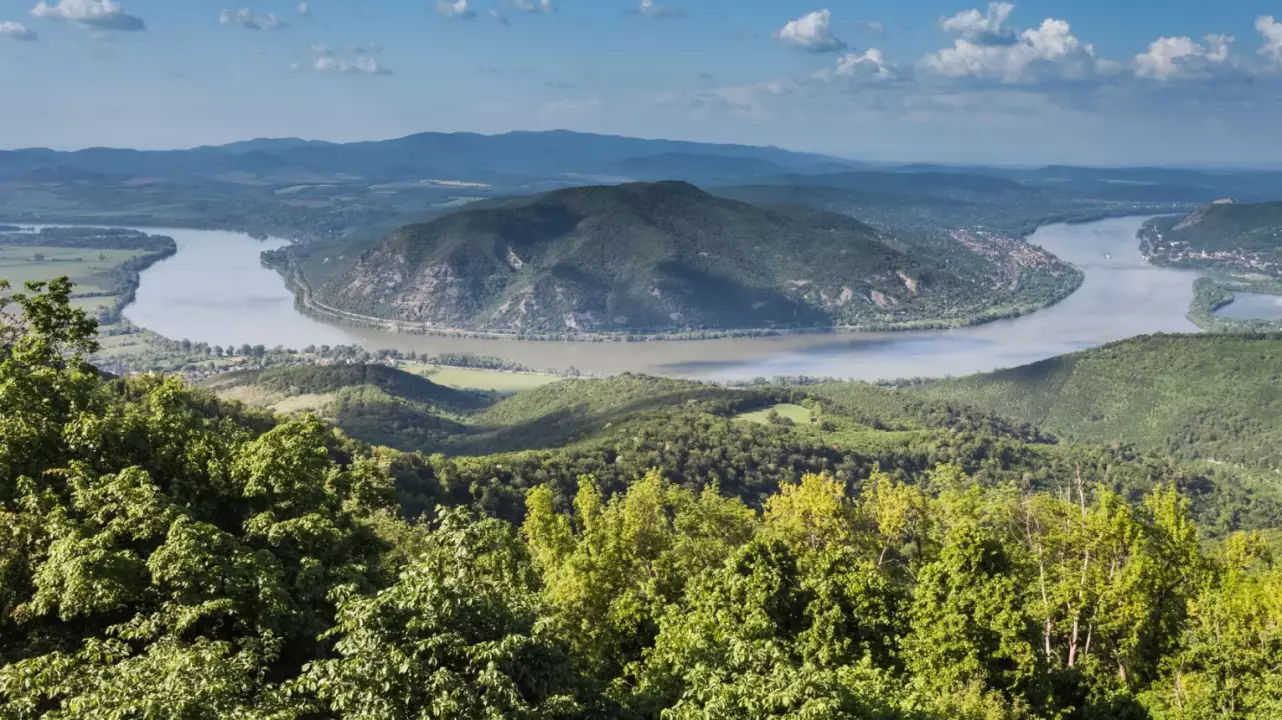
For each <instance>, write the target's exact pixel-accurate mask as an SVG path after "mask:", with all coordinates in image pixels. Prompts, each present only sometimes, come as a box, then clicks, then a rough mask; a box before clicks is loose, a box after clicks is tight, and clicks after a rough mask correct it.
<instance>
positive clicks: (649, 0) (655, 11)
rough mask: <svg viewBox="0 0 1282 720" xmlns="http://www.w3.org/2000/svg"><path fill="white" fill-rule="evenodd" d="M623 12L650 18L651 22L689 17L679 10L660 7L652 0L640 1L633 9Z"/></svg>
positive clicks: (664, 6) (667, 6) (670, 7)
mask: <svg viewBox="0 0 1282 720" xmlns="http://www.w3.org/2000/svg"><path fill="white" fill-rule="evenodd" d="M625 12H627V13H630V14H632V15H640V16H641V17H645V18H650V19H651V20H675V19H678V18H684V17H689V16H690V14H689V13H687V12H686V11H685V10H682V9H681V8H676V7H672V6H671V5H660V4H658V3H656V2H655V1H654V0H641V4H640V5H638V6H637V7H636V8H635V9H632V10H626V11H625Z"/></svg>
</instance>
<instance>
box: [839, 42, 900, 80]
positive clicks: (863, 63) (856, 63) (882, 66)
mask: <svg viewBox="0 0 1282 720" xmlns="http://www.w3.org/2000/svg"><path fill="white" fill-rule="evenodd" d="M833 74H834V75H835V76H836V77H839V78H840V77H850V78H875V79H878V80H894V79H895V77H896V76H895V71H894V69H893V68H892V67H891V65H890V64H889V63H887V62H886V58H885V56H884V55H883V54H882V52H881V51H880V50H877V49H876V48H873V49H870V50H865V51H864V52H863V53H862V54H861V53H847V54H845V55H842V56H841V57H839V58H837V69H836V70H834V71H833Z"/></svg>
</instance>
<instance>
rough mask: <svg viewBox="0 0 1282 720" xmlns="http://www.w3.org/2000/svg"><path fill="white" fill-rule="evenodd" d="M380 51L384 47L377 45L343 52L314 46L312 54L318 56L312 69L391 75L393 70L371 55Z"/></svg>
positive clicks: (343, 50)
mask: <svg viewBox="0 0 1282 720" xmlns="http://www.w3.org/2000/svg"><path fill="white" fill-rule="evenodd" d="M380 50H382V46H380V45H376V44H371V47H370V49H369V50H366V49H365V48H360V47H357V46H354V45H348V46H347V47H345V48H342V49H341V50H335V49H333V48H329V47H326V46H325V45H313V46H312V52H313V53H315V54H316V60H315V61H314V62H313V63H312V69H314V70H318V71H320V72H331V73H341V74H346V75H391V74H392V71H391V70H389V69H388V68H386V67H383V65H382V64H381V63H379V62H378V60H376V59H375V58H373V57H372V56H371V55H370V53H371V52H378V51H380ZM295 67H297V65H295Z"/></svg>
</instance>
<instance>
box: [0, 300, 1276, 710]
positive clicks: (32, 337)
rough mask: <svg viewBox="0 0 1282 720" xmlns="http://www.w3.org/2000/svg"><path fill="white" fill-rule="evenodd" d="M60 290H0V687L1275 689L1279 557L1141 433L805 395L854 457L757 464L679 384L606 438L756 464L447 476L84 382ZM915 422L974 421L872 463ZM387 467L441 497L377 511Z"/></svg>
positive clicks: (922, 700) (622, 700) (764, 693)
mask: <svg viewBox="0 0 1282 720" xmlns="http://www.w3.org/2000/svg"><path fill="white" fill-rule="evenodd" d="M70 291H71V290H70V285H69V283H67V282H65V281H54V282H52V283H49V284H48V285H44V284H41V283H33V284H31V285H29V286H28V287H27V289H26V291H25V292H20V293H15V294H13V295H12V297H11V300H12V303H13V305H14V308H12V309H16V310H17V311H19V312H17V313H14V312H9V313H4V314H0V317H3V318H4V324H3V325H0V578H2V579H3V581H2V582H0V716H3V717H6V718H8V717H12V718H104V719H105V718H113V719H115V718H228V717H231V718H262V719H267V718H271V719H272V720H280V719H286V718H299V719H300V720H301V719H303V718H370V719H373V718H481V717H489V718H509V717H510V718H562V717H564V718H607V717H609V718H616V717H622V718H660V717H664V718H719V717H724V718H731V717H733V718H785V717H786V718H870V719H871V718H886V719H894V718H903V719H905V720H907V719H914V720H917V719H920V720H928V719H930V718H976V719H979V718H983V719H985V720H987V719H989V718H1012V719H1014V718H1181V719H1190V720H1192V719H1200V718H1271V717H1277V716H1278V715H1279V713H1282V684H1279V683H1278V682H1277V678H1278V677H1279V675H1280V674H1282V568H1279V567H1278V566H1277V565H1276V564H1275V562H1274V561H1273V559H1272V557H1271V555H1270V552H1269V550H1268V548H1267V547H1266V546H1265V544H1264V542H1263V541H1262V539H1261V537H1260V536H1258V535H1256V534H1254V533H1252V532H1234V531H1232V528H1226V529H1225V531H1224V532H1222V533H1212V534H1208V533H1206V532H1204V531H1201V530H1199V527H1198V526H1197V524H1196V523H1195V521H1194V519H1193V516H1194V514H1195V513H1197V511H1196V507H1195V506H1196V503H1197V499H1196V493H1197V492H1198V489H1197V484H1196V483H1190V482H1189V481H1188V480H1189V478H1187V477H1182V475H1181V472H1180V471H1179V470H1178V469H1177V468H1174V467H1173V466H1169V465H1168V466H1166V467H1165V469H1164V468H1163V466H1162V464H1161V463H1160V462H1156V461H1150V460H1144V459H1142V458H1139V459H1135V460H1134V462H1135V463H1138V465H1136V466H1135V467H1141V468H1146V469H1141V470H1139V471H1137V472H1134V473H1132V474H1131V479H1130V480H1125V481H1123V478H1121V477H1120V476H1121V475H1123V474H1126V473H1125V472H1123V471H1124V469H1125V468H1126V467H1130V466H1131V465H1129V464H1128V461H1124V457H1126V456H1127V453H1128V451H1125V449H1124V448H1123V449H1115V450H1114V451H1113V452H1115V453H1116V455H1115V456H1114V457H1113V458H1112V459H1108V458H1107V457H1105V456H1103V455H1101V456H1100V458H1101V461H1102V462H1101V463H1099V464H1091V463H1089V462H1085V459H1086V456H1085V455H1083V456H1081V457H1080V458H1073V457H1071V456H1066V459H1067V463H1066V465H1064V466H1063V467H1058V468H1056V467H1053V466H1051V465H1047V466H1045V468H1044V472H1042V473H1041V474H1037V473H1033V472H1024V473H1012V474H1003V473H1001V472H996V470H995V469H999V468H1001V467H1002V466H1003V464H1005V463H1007V462H1008V461H1009V459H1003V457H1004V456H1008V455H1011V454H1018V453H1021V452H1022V453H1034V452H1045V453H1050V452H1052V450H1053V449H1054V448H1057V447H1058V446H1057V445H1055V444H1053V443H1051V442H1050V440H1051V439H1050V438H1046V437H1043V436H1040V434H1038V433H1037V432H1036V431H1034V430H1032V429H1031V428H1027V427H1023V426H1011V425H1008V424H1004V423H1002V422H1001V421H999V420H997V419H985V418H987V416H985V415H983V414H982V413H974V412H970V411H961V410H958V411H956V412H949V411H947V410H946V409H945V406H941V405H938V404H931V403H926V402H924V401H912V400H909V401H901V402H899V404H898V406H897V407H895V408H891V409H890V411H888V412H890V414H888V415H886V416H885V417H884V418H883V419H876V420H875V421H876V422H877V423H879V424H880V425H881V426H882V427H880V428H876V427H871V426H861V427H862V428H863V429H859V428H857V427H855V424H857V423H858V420H859V419H860V418H857V416H856V414H855V413H854V412H853V411H852V412H851V413H850V414H849V415H844V414H841V413H835V417H833V418H829V417H827V416H826V412H824V411H823V410H822V408H818V407H814V406H813V405H812V407H813V409H812V412H815V413H817V414H816V417H815V420H816V422H815V423H814V425H815V426H816V427H814V428H810V429H809V430H813V431H814V432H820V433H822V432H835V433H845V434H846V435H848V436H850V437H854V435H856V434H858V433H875V434H879V435H881V436H884V437H883V440H885V441H886V443H885V452H884V454H883V456H881V458H879V459H877V460H876V461H874V462H871V463H866V464H858V463H845V464H840V465H837V466H833V467H820V466H815V467H806V466H805V463H806V462H807V461H803V460H801V459H798V462H797V464H796V465H795V466H793V467H791V468H789V469H784V468H783V467H782V466H781V465H780V464H779V462H778V460H777V459H776V460H774V461H766V460H765V458H766V457H767V453H762V454H758V455H755V456H754V455H753V453H754V452H757V451H756V450H754V448H756V447H760V446H768V445H769V444H770V443H772V442H774V443H785V442H795V440H791V441H787V440H784V438H794V439H795V438H802V437H804V435H803V433H804V432H805V431H807V430H808V429H807V428H789V427H787V426H786V424H784V423H782V422H779V423H778V424H768V425H765V426H756V425H753V424H748V423H743V422H740V421H736V420H734V419H732V418H727V417H718V416H715V415H714V414H711V413H709V412H705V411H704V410H708V409H710V408H708V407H703V408H702V409H701V408H700V404H701V403H705V404H706V403H715V402H719V401H718V400H717V399H716V398H706V397H688V398H686V400H687V401H686V402H684V403H682V404H681V405H680V406H678V407H676V408H670V409H668V410H665V411H664V412H668V413H677V414H676V415H667V416H661V415H655V416H651V417H650V419H648V420H647V419H642V420H639V421H638V422H640V423H642V424H641V425H638V426H636V427H631V426H629V424H628V422H626V421H624V422H623V423H622V426H623V427H624V430H625V432H626V433H628V434H630V436H623V437H616V438H614V440H613V442H614V447H615V448H616V449H617V448H622V447H626V446H627V443H628V442H634V443H636V444H635V445H633V447H638V448H639V447H642V446H645V444H646V442H647V439H646V438H645V437H643V436H644V435H645V434H646V433H649V434H650V439H651V440H654V439H656V438H657V440H658V442H657V444H652V450H651V452H653V453H656V454H658V455H662V454H665V453H666V454H669V455H673V454H681V455H683V456H685V457H687V458H691V459H692V458H693V453H691V452H689V450H692V449H693V448H695V447H699V446H701V447H702V448H703V449H702V450H701V452H702V453H704V454H705V456H706V457H709V458H715V457H716V453H717V452H718V448H724V447H725V446H724V445H723V443H722V439H723V438H722V436H725V437H735V438H740V440H739V442H741V443H742V445H741V447H744V448H745V449H746V450H745V452H743V453H741V454H735V453H734V452H733V451H732V452H731V453H729V454H728V455H724V456H723V457H722V462H723V463H725V465H726V466H728V467H733V466H735V465H737V464H742V466H743V467H742V469H743V470H744V471H745V472H747V473H749V474H747V475H744V476H742V479H747V478H750V477H761V478H764V482H762V483H761V484H760V485H759V486H757V487H755V488H753V489H752V490H751V491H745V490H744V489H743V487H742V486H740V487H738V488H736V487H735V486H734V482H735V478H734V477H732V476H731V475H729V474H726V475H719V474H714V473H711V472H706V471H705V470H703V469H701V467H700V465H699V464H698V463H697V462H690V463H689V464H687V465H686V466H685V467H686V473H685V474H684V475H683V474H681V473H678V472H675V471H669V470H653V471H649V470H645V469H641V468H642V466H643V464H647V465H650V467H660V466H662V465H663V464H665V463H664V462H662V461H656V462H653V463H651V462H650V460H651V457H654V456H649V455H645V454H642V453H638V457H637V458H635V459H633V460H630V461H626V462H624V461H621V460H620V458H622V457H623V455H624V454H623V453H616V454H615V456H614V459H613V460H607V461H606V462H604V463H601V464H600V465H599V466H598V467H599V468H600V469H601V470H602V471H603V472H602V473H601V474H600V475H599V476H596V477H594V476H593V475H588V474H584V475H581V476H579V477H566V475H565V473H564V472H563V471H565V470H571V469H572V468H569V467H564V468H560V469H558V468H557V467H556V463H555V462H549V463H547V464H546V468H545V470H546V471H547V472H550V473H552V474H553V475H554V477H547V478H545V479H544V481H542V482H537V481H535V482H527V483H523V484H516V483H512V484H507V483H506V482H505V481H504V480H503V479H502V478H501V477H500V476H499V475H497V474H489V472H490V471H484V472H482V471H479V470H478V471H475V474H473V475H471V477H470V478H469V477H467V472H466V471H465V467H466V466H468V465H469V464H471V465H473V466H474V467H479V466H480V465H483V464H486V463H489V464H490V465H491V467H492V472H493V473H497V472H499V471H500V470H501V469H502V468H501V467H499V466H501V465H503V464H504V461H503V460H502V458H501V457H495V458H491V459H485V458H476V459H472V460H468V459H465V458H458V459H449V458H441V457H434V458H423V457H422V456H417V455H405V454H400V453H395V452H394V451H386V450H379V449H371V448H369V447H367V446H364V445H362V444H360V443H357V442H355V441H352V440H350V439H348V438H347V437H345V436H344V435H343V434H342V433H341V432H339V431H336V430H334V429H332V428H329V427H327V426H325V425H324V424H322V423H321V422H319V421H318V420H316V419H314V418H312V417H310V416H306V415H305V416H302V417H295V418H286V417H280V416H271V415H268V414H264V413H261V412H258V411H253V410H248V409H246V408H245V407H243V406H241V405H238V404H236V403H229V402H223V401H219V400H217V399H216V398H214V397H213V396H211V395H209V394H208V393H206V392H204V391H201V390H197V389H192V388H188V387H184V386H183V384H182V383H181V381H179V380H178V379H177V378H173V377H170V378H165V377H161V376H141V377H138V378H129V379H116V378H110V377H106V376H104V375H103V374H102V373H100V372H99V371H98V370H97V369H95V368H94V367H92V366H90V365H88V364H86V363H85V361H84V358H85V357H86V356H87V355H88V354H90V353H92V352H93V351H94V349H95V345H96V343H95V340H94V338H93V335H94V329H95V327H94V325H95V324H94V322H93V321H92V320H91V319H89V318H87V317H86V316H85V315H84V313H83V312H82V311H79V310H75V309H73V308H72V307H71V305H70V303H69V295H70ZM0 293H3V290H0ZM364 379H369V378H364ZM316 382H318V383H323V382H328V381H327V380H320V379H316ZM370 382H371V383H375V384H376V383H379V382H387V381H385V380H380V379H378V378H374V379H370ZM627 382H628V383H629V384H630V385H629V387H632V389H631V390H628V392H640V391H639V390H637V388H638V387H645V383H646V382H647V381H645V380H644V379H627ZM389 387H390V386H389ZM433 392H435V391H433ZM753 392H755V391H753ZM893 397H898V396H897V395H896V396H893ZM690 401H693V402H690ZM592 402H596V403H601V404H603V403H604V399H598V400H596V401H590V402H589V406H592V405H591V403H592ZM887 402H888V403H889V402H890V401H889V400H888V401H887ZM830 403H831V405H832V407H834V408H839V407H844V406H842V403H841V401H839V400H833V401H830ZM598 406H600V405H598ZM495 407H496V408H498V407H499V406H495ZM486 412H499V411H497V410H490V411H486ZM501 412H502V413H504V414H505V415H506V416H508V417H510V419H511V420H512V421H514V422H515V421H519V420H520V419H521V418H523V417H526V416H528V415H529V414H531V413H534V412H536V411H535V410H534V409H533V408H532V407H531V408H526V409H522V407H520V406H512V407H509V408H508V409H505V410H502V411H501ZM865 412H868V413H871V412H872V411H870V410H866V411H865ZM656 418H661V419H663V420H664V421H663V422H657V421H656ZM680 418H684V421H683V422H678V421H677V420H678V419H680ZM862 419H865V420H869V421H870V422H871V421H873V420H874V419H873V418H867V417H865V418H862ZM828 421H830V422H831V423H833V424H832V425H829V426H828V428H829V429H827V430H825V429H823V428H822V427H819V426H822V425H824V423H825V422H828ZM617 427H620V426H619V425H614V424H611V427H609V428H605V430H606V431H607V432H608V431H609V430H613V429H615V428H617ZM913 428H916V429H917V430H916V431H917V432H921V433H934V437H935V438H936V439H935V442H939V443H944V442H946V440H945V438H947V437H950V436H951V437H953V438H956V440H957V441H958V442H959V443H961V444H964V445H966V446H968V447H969V446H974V447H975V448H980V447H983V446H985V445H987V446H988V447H989V450H988V451H987V452H983V453H976V454H975V456H974V457H973V458H972V459H971V460H970V461H969V462H965V461H963V460H961V459H960V458H959V459H958V461H957V462H952V463H950V462H944V461H943V460H942V459H941V457H942V456H940V455H923V456H922V457H921V458H920V459H919V460H918V461H917V462H915V463H907V462H902V463H900V464H899V465H898V466H892V464H891V462H890V461H891V460H893V459H894V458H895V457H896V451H895V449H894V440H895V438H899V439H903V435H902V434H903V433H909V434H911V433H912V432H914V430H913ZM655 433H667V437H666V439H665V438H662V437H659V436H656V435H655ZM717 433H721V436H718V435H717ZM1003 434H1004V435H1006V437H1003ZM754 437H755V438H759V440H756V441H752V440H749V438H754ZM816 437H820V436H813V437H812V440H813V443H814V446H815V447H816V449H817V448H819V447H822V446H823V445H824V442H822V441H821V440H819V439H814V438H816ZM602 438H604V440H603V439H602ZM605 440H609V436H608V435H607V436H600V437H598V439H597V441H596V442H597V443H598V444H597V445H595V446H593V445H591V443H586V444H585V443H579V445H578V447H579V448H580V451H582V452H584V453H587V452H588V451H590V450H592V449H593V448H595V449H596V451H598V452H600V451H601V450H602V449H603V448H604V445H603V444H601V443H603V442H605ZM585 442H586V441H585ZM701 444H702V445H701ZM835 445H836V442H830V443H829V447H831V449H832V450H833V451H837V450H838V448H836V447H835ZM1025 445H1029V446H1031V445H1038V446H1039V447H1042V449H1041V450H1033V449H1029V448H1024V449H1021V448H1022V447H1023V446H1025ZM683 447H684V448H686V449H685V450H683V449H682V448H683ZM531 452H533V451H531ZM816 452H817V450H816ZM527 456H532V455H530V454H529V453H527ZM984 456H986V457H987V459H986V460H984V459H983V458H984ZM881 459H885V460H886V461H887V462H886V463H885V464H884V465H883V464H881V462H880V460H881ZM870 460H871V458H870ZM762 461H764V462H765V464H763V465H760V466H757V467H750V466H751V465H753V464H755V463H757V462H762ZM932 461H935V462H932ZM415 463H419V464H420V465H419V466H417V467H414V465H415ZM450 463H453V464H454V466H455V467H456V468H459V470H458V471H457V472H458V473H459V475H456V476H451V475H449V474H448V473H447V472H444V470H445V469H447V467H448V465H449V464H450ZM1145 463H1151V464H1149V465H1147V466H1145ZM607 465H617V466H621V467H622V468H626V469H624V470H618V471H616V473H615V474H614V475H613V476H609V477H607V476H606V473H605V472H604V470H605V468H606V467H607ZM772 465H773V466H772ZM968 465H969V467H967V466H968ZM1011 467H1014V465H1013V464H1012V465H1011ZM632 468H636V470H635V471H634V470H632ZM438 470H441V471H442V472H440V473H439V474H438V473H437V471H438ZM414 473H418V474H419V477H420V478H421V479H427V478H431V480H432V481H433V482H435V483H436V484H437V485H438V486H439V487H441V488H442V489H444V490H446V491H449V490H451V489H454V488H457V489H458V490H459V492H458V495H459V496H461V497H463V498H467V499H466V500H464V501H455V500H454V499H452V498H453V495H452V494H451V493H450V492H444V493H443V494H441V495H440V496H439V497H438V498H437V500H438V501H437V502H432V503H430V504H427V503H425V504H424V505H423V506H422V507H421V508H420V509H421V511H422V512H421V513H419V512H409V511H406V510H405V509H403V508H402V507H400V506H399V505H398V497H404V493H403V492H399V493H398V486H400V487H403V486H404V484H405V482H406V481H407V479H408V477H409V476H410V475H412V474H414ZM487 474H489V477H490V479H491V481H492V482H493V483H495V484H498V485H503V486H504V488H505V490H506V492H507V493H508V496H509V497H510V498H511V500H512V504H511V506H510V507H509V508H507V510H506V511H505V512H503V513H495V512H487V510H488V508H486V507H485V503H484V502H483V500H484V493H485V488H483V487H481V485H483V483H482V482H481V480H480V478H482V477H485V476H486V475H487ZM528 479H529V480H536V478H535V477H534V476H529V478H528ZM1203 492H1205V491H1203ZM1199 516H1200V513H1199ZM1243 527H1245V525H1243ZM1212 535H1214V536H1215V537H1216V538H1217V539H1216V540H1215V541H1213V542H1209V541H1208V538H1209V537H1211V536H1212Z"/></svg>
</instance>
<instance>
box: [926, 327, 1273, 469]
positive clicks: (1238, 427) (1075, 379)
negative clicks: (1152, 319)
mask: <svg viewBox="0 0 1282 720" xmlns="http://www.w3.org/2000/svg"><path fill="white" fill-rule="evenodd" d="M905 392H910V393H913V394H918V395H922V396H926V397H929V398H933V399H937V400H950V401H954V402H959V403H965V404H969V405H974V406H976V407H979V408H983V409H986V410H989V411H992V412H996V413H1000V414H1003V415H1006V416H1008V417H1012V418H1016V419H1019V420H1023V421H1025V422H1029V423H1032V424H1034V425H1037V426H1038V427H1041V428H1043V429H1045V430H1046V431H1048V432H1051V433H1054V434H1056V435H1058V436H1060V437H1063V438H1066V439H1070V440H1075V441H1079V442H1114V441H1121V442H1128V443H1133V444H1135V445H1137V446H1139V447H1142V448H1145V449H1149V450H1156V451H1161V452H1165V453H1169V454H1170V455H1172V456H1174V457H1177V458H1182V459H1195V458H1203V459H1213V460H1216V461H1220V462H1229V463H1235V464H1240V465H1246V466H1251V467H1255V468H1261V469H1277V468H1282V335H1276V334H1274V335H1155V336H1148V337H1141V338H1135V339H1131V340H1125V341H1122V342H1119V343H1114V344H1112V345H1107V346H1104V347H1101V348H1096V349H1094V350H1087V351H1085V352H1080V353H1075V354H1072V355H1064V356H1061V357H1057V358H1052V359H1049V360H1045V361H1042V362H1038V363H1034V364H1032V365H1026V366H1023V367H1019V368H1014V369H1011V370H1002V371H999V372H995V373H991V374H986V375H975V376H971V377H966V378H960V379H955V380H945V381H940V382H933V383H928V384H926V385H923V386H919V387H915V388H912V389H911V390H907V391H905Z"/></svg>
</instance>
